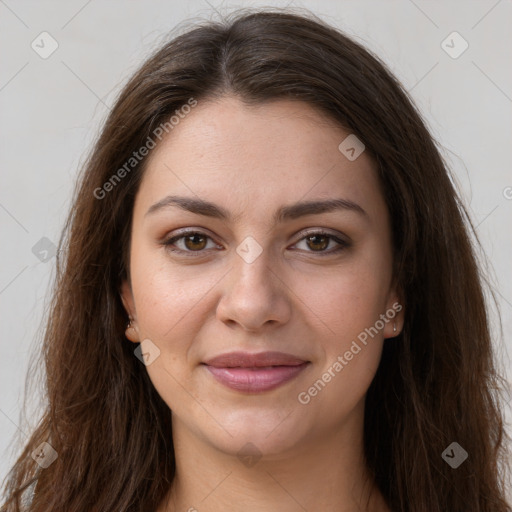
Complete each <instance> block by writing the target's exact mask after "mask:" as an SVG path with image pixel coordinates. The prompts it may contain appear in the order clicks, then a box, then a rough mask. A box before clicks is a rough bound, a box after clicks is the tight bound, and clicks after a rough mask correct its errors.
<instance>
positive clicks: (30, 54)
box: [0, 0, 512, 478]
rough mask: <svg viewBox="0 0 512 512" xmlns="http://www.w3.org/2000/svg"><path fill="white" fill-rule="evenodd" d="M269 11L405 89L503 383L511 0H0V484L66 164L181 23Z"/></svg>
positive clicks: (507, 333) (511, 316)
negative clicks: (457, 212)
mask: <svg viewBox="0 0 512 512" xmlns="http://www.w3.org/2000/svg"><path fill="white" fill-rule="evenodd" d="M268 5H271V6H276V7H282V6H286V5H292V6H294V7H305V8H307V9H310V10H312V11H313V12H314V13H316V14H317V15H318V16H320V17H321V18H323V19H325V20H326V21H327V22H329V23H332V24H334V25H335V26H337V27H339V28H341V29H343V30H345V31H346V32H347V33H348V34H351V35H353V36H354V37H355V38H356V39H357V40H358V41H360V42H363V43H364V44H365V45H366V46H367V47H368V48H370V49H371V50H373V51H374V52H375V53H377V54H378V55H379V56H381V58H382V59H383V60H384V61H385V62H386V63H387V64H388V65H389V67H390V69H391V70H392V71H393V72H394V73H395V74H396V75H397V76H398V78H399V79H400V80H401V81H402V82H403V84H404V85H405V86H406V88H407V89H408V90H409V91H411V93H412V95H413V97H414V99H415V101H416V102H417V104H418V105H419V107H420V109H421V110H422V112H423V114H424V117H425V119H426V120H427V123H428V125H429V127H430V129H431V131H432V133H433V135H434V136H435V137H436V139H437V140H438V141H440V143H441V144H442V146H443V148H444V149H443V154H444V156H445V157H446V159H447V160H448V162H449V164H450V165H451V167H452V169H453V170H454V172H455V176H456V181H457V185H458V187H459V188H460V191H461V193H462V195H463V197H464V199H465V201H466V204H467V205H469V209H470V212H471V215H472V218H473V221H474V223H475V225H476V226H478V227H477V231H478V235H479V237H480V239H481V242H482V244H483V246H484V249H485V252H486V254H487V257H488V259H489V261H490V268H489V269H488V270H487V273H488V275H489V279H490V280H491V283H492V286H493V288H494V290H495V293H496V294H497V297H498V299H499V305H500V309H501V314H502V323H503V336H502V337H501V336H500V333H499V329H498V328H497V327H496V329H495V330H496V350H497V352H498V354H499V359H500V361H501V364H502V369H503V371H506V372H507V373H508V379H509V381H512V368H511V367H512V365H511V362H510V354H512V336H511V335H512V279H511V276H510V274H511V261H512V236H511V233H512V230H511V225H512V222H511V220H512V188H507V187H512V173H511V168H512V166H511V163H512V162H511V160H512V156H511V151H510V146H511V143H512V120H511V119H512V118H511V110H512V74H511V70H512V66H510V63H511V62H512V55H511V54H512V31H511V30H510V26H511V21H512V3H511V1H509V0H501V1H496V0H491V1H484V0H481V1H467V0H464V1H420V0H415V1H414V2H413V1H412V0H396V1H387V0H379V1H361V0H359V1H328V0H323V1H316V2H314V1H312V0H309V1H304V2H294V3H291V2H278V1H275V2H273V3H271V4H268V3H261V2H257V1H255V2H246V3H243V4H240V3H238V4H235V3H227V2H223V3H221V2H220V1H218V0H210V4H209V3H208V2H206V0H194V1H190V2H184V1H178V0H166V1H157V0H152V1H147V2H135V1H122V2H121V1H108V2H106V1H103V2H101V1H100V0H90V1H86V0H73V1H67V2H64V1H61V2H55V1H46V2H41V1H20V0H16V1H15V0H0V45H1V48H2V53H1V55H2V59H1V63H0V69H1V74H0V109H1V117H0V140H1V144H2V146H1V152H0V172H1V183H2V186H1V189H0V225H1V233H2V244H1V246H2V253H1V254H2V259H1V265H0V303H1V308H2V317H1V318H2V323H1V332H2V338H1V341H0V343H1V349H2V350H1V354H2V357H1V358H0V386H1V390H2V393H1V394H0V461H1V462H0V478H3V477H4V476H5V475H6V473H7V470H8V468H9V467H10V464H11V463H12V462H13V460H14V454H17V453H18V448H17V446H16V445H15V444H14V441H15V440H16V439H17V440H18V441H20V442H24V441H25V440H26V435H27V434H28V433H29V432H30V430H31V428H32V427H33V426H34V425H35V424H36V421H37V416H35V415H34V414H35V411H37V407H38V405H37V402H38V400H39V398H37V397H38V396H39V395H38V393H36V392H35V391H36V390H31V391H29V392H28V393H27V399H28V401H29V404H28V405H29V410H30V411H32V412H30V413H29V414H28V418H27V419H26V420H27V421H26V422H25V421H24V420H23V418H22V417H21V416H20V415H21V410H22V405H23V396H24V383H25V377H26V374H27V372H28V371H29V367H28V363H29V359H30V357H31V356H32V355H33V354H34V353H35V352H36V347H37V344H38V340H37V339H36V338H35V336H36V335H40V333H41V325H42V324H41V322H42V319H43V314H44V308H45V304H46V302H45V301H47V297H48V286H49V283H50V282H51V279H52V277H53V275H54V269H53V266H54V263H55V258H51V259H50V260H49V261H47V262H43V261H40V259H39V258H38V257H37V255H36V254H34V253H33V251H32V248H33V247H34V245H35V244H36V243H37V242H38V241H39V240H40V239H41V238H42V237H47V238H48V239H49V240H50V241H52V242H54V243H57V240H58V237H59V234H60V230H61V227H62V224H63V221H64V217H65V214H66V211H67V209H68V207H69V203H70V198H71V192H72V187H73V183H74V178H75V176H76V173H77V169H78V168H79V165H80V163H81V162H82V161H83V159H84V157H85V155H86V152H87V151H88V150H89V149H90V144H91V141H92V140H93V138H94V136H95V135H96V133H97V130H98V127H99V126H100V125H101V123H102V121H104V119H105V117H106V115H107V113H108V108H109V106H111V105H112V102H113V99H114V97H115V94H116V93H117V92H118V91H119V89H120V87H121V86H122V84H123V83H124V82H125V81H126V79H127V78H128V77H129V75H130V74H131V73H132V72H133V71H134V70H135V69H136V68H137V66H138V65H139V63H140V62H141V60H142V59H143V58H144V57H145V56H146V55H148V53H149V52H150V51H152V50H153V49H154V48H155V46H156V45H158V44H159V43H160V42H162V41H163V39H165V37H166V36H165V34H167V33H168V32H169V31H170V30H171V29H173V28H174V27H176V25H177V24H179V23H181V22H182V21H183V20H185V19H189V18H192V19H199V18H206V19H210V18H214V19H215V18H216V17H217V16H218V15H217V13H216V11H219V12H221V13H222V14H227V13H229V12H231V11H232V10H233V9H234V8H236V7H240V6H243V7H250V6H268ZM43 31H47V32H49V33H50V34H51V36H52V37H53V38H54V39H55V40H56V41H57V43H58V45H59V46H58V49H57V50H56V51H55V52H54V53H53V54H52V55H51V56H50V57H48V58H47V59H42V58H41V57H40V56H39V55H38V54H37V53H36V52H35V51H34V50H33V49H32V47H31V43H32V41H33V40H36V42H37V41H38V40H39V39H38V36H39V34H40V33H41V32H43ZM453 31H457V32H458V33H459V34H461V36H462V37H463V38H464V39H465V40H466V41H467V42H468V44H469V48H468V49H467V50H466V51H465V52H464V53H463V54H462V55H461V56H460V57H458V58H456V59H454V58H452V57H450V56H449V55H448V54H447V53H446V52H445V51H444V50H443V48H442V47H441V43H442V41H443V40H445V39H446V38H447V36H448V35H449V34H451V33H452V32H453ZM459 43H460V41H459V42H457V41H455V42H454V45H455V49H457V48H460V46H457V45H459ZM40 44H41V43H40ZM449 44H451V43H449ZM506 196H508V199H507V197H506ZM39 255H40V257H41V253H40V254H39ZM49 255H51V253H50V254H49ZM493 318H495V317H494V316H493ZM32 357H33V356H32ZM508 418H509V423H510V410H509V412H508ZM15 436H17V437H15ZM440 455H441V454H440Z"/></svg>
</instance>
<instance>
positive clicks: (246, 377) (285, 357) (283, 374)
mask: <svg viewBox="0 0 512 512" xmlns="http://www.w3.org/2000/svg"><path fill="white" fill-rule="evenodd" d="M203 364H204V365H205V366H206V368H207V369H208V370H209V372H210V373H211V374H212V375H213V377H214V378H215V379H216V380H217V381H218V382H220V383H221V384H224V385H225V386H227V387H229V388H231V389H234V390H236V391H245V392H253V393H258V392H263V391H270V390H272V389H275V388H277V387H279V386H281V385H283V384H285V383H286V382H288V381H289V380H291V379H293V378H294V377H296V376H297V375H298V374H299V373H301V372H302V371H303V370H304V369H305V368H306V367H307V366H308V365H309V361H305V360H304V359H301V358H299V357H296V356H293V355H291V354H285V353H283V352H260V353H257V354H251V353H248V352H231V353H228V354H221V355H220V356H217V357H214V358H211V359H208V360H207V361H205V362H204V363H203Z"/></svg>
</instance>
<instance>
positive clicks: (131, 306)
mask: <svg viewBox="0 0 512 512" xmlns="http://www.w3.org/2000/svg"><path fill="white" fill-rule="evenodd" d="M119 292H120V295H121V301H122V302H123V306H124V309H125V310H126V313H127V315H128V316H129V317H130V319H131V325H130V326H129V327H127V329H126V332H125V335H126V337H127V338H128V339H129V340H130V341H133V342H134V343H139V342H140V337H139V333H138V326H137V314H136V311H135V301H134V300H133V293H132V288H131V286H130V283H129V282H128V279H125V280H124V281H123V282H122V283H121V287H120V290H119Z"/></svg>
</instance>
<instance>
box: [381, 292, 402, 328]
mask: <svg viewBox="0 0 512 512" xmlns="http://www.w3.org/2000/svg"><path fill="white" fill-rule="evenodd" d="M403 296H404V294H403V292H402V290H401V289H400V288H399V287H398V286H396V285H393V286H392V287H391V289H390V292H389V296H388V300H387V303H386V311H385V313H384V315H385V318H386V320H385V322H386V325H385V327H384V338H396V337H397V336H398V335H399V334H400V333H401V332H402V329H403V326H404V318H405V305H404V301H403Z"/></svg>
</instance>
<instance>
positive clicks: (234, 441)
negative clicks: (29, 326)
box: [2, 11, 511, 512]
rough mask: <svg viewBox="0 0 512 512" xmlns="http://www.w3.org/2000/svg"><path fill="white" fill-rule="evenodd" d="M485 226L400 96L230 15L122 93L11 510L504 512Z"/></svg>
mask: <svg viewBox="0 0 512 512" xmlns="http://www.w3.org/2000/svg"><path fill="white" fill-rule="evenodd" d="M470 233H471V227H470V223H469V222H467V216H466V212H465V210H464V207H463V206H462V205H461V203H460V201H459V199H458V197H457V195H456V193H455V191H454V189H453V187H452V184H451V181H450V177H449V173H448V170H447V169H446V166H445V164H444V163H443V161H442V159H441V157H440V154H439V152H438V150H437V148H436V146H435V143H434V141H433V139H432V137H431V136H430V134H429V133H428V131H427V129H426V127H425V125H424V123H423V121H422V120H421V117H420V115H419V113H418V112H417V110H416V109H415V107H414V105H413V103H412V101H411V100H410V98H409V97H408V95H407V93H406V92H405V91H404V90H403V89H402V87H401V85H400V84H399V83H398V82H397V80H396V79H395V78H394V77H393V76H392V75H391V74H390V72H389V71H387V69H386V68H385V66H384V65H383V64H382V63H381V62H380V61H379V60H378V58H376V57H375V56H373V55H371V54H370V53H369V52H368V51H367V50H365V49H364V48H362V47H361V46H360V45H358V44H356V43H355V42H354V41H352V40H351V39H349V38H348V37H346V36H345V35H343V34H342V33H340V32H339V31H337V30H335V29H334V28H331V27H329V26H327V25H325V24H324V23H322V22H321V21H319V20H314V19H313V18H312V17H304V16H297V15H294V14H289V13H286V12H266V11H261V12H256V13H250V14H246V13H241V14H239V15H237V16H236V17H234V18H233V19H232V20H231V21H229V23H223V24H220V23H219V24H218V23H207V24H203V25H201V26H197V27H195V28H194V29H193V30H190V31H189V32H187V33H185V34H183V35H181V36H179V37H177V38H175V39H174V40H172V41H171V42H169V43H168V44H166V45H165V46H164V47H163V48H161V49H160V50H159V51H158V52H157V53H156V54H155V55H153V56H152V57H151V58H150V59H148V61H147V62H145V63H144V65H143V66H142V67H141V69H140V70H139V71H138V72H137V73H136V74H135V75H134V76H133V77H132V78H131V80H130V81H129V83H128V84H127V85H126V86H125V87H124V89H123V91H122V93H121V95H120V97H119V99H118V101H117V102H116V105H115V106H114V108H113V109H112V112H111V114H110V116H109V118H108V120H107V122H106V124H105V126H104V128H103V131H102V133H101V136H100V137H99V139H98V141H97V143H96V146H95V149H94V151H93V153H92V154H91V156H90V159H89V161H88V162H87V165H86V167H85V172H84V174H83V176H82V177H81V180H80V185H79V187H78V189H77V192H76V197H75V200H74V206H73V209H72V212H71V214H70V217H69V220H68V223H67V225H66V229H65V236H63V238H62V240H61V244H60V245H61V250H62V253H61V256H60V259H59V260H58V278H57V286H56V293H55V297H54V301H53V304H52V309H51V312H50V316H49V320H48V326H47V331H46V338H45V345H44V353H45V359H46V370H47V375H48V381H47V386H48V399H49V404H48V409H47V411H46V413H45V415H44V417H43V418H42V421H41V424H40V426H39V428H38V429H37V430H36V431H35V432H34V433H33V435H32V437H31V439H30V441H29V442H28V443H27V445H26V447H25V450H24V451H23V453H22V454H21V456H20V457H19V459H18V461H17V463H16V465H15V466H14V468H13V470H12V472H11V473H10V475H9V479H8V480H7V482H6V495H7V499H6V502H5V505H4V508H3V509H2V510H6V511H9V512H10V511H18V510H22V506H21V503H22V501H23V500H25V501H26V502H30V506H29V507H27V509H29V510H31V511H34V512H35V511H47V510H52V511H56V510H65V511H102V512H103V511H114V510H115V511H120V510H122V511H155V510H157V511H158V512H170V511H173V512H174V511H178V510H190V511H192V510H199V511H201V510H205V511H217V510H234V511H242V510H243V511H256V510H285V511H296V510H309V511H314V510H333V511H334V510H336V511H354V510H365V511H372V512H377V511H393V512H398V511H414V512H422V511H425V512H426V511H428V512H446V511H447V510H450V511H459V510H464V511H468V510H470V511H474V512H476V511H479V512H491V511H492V512H510V511H511V508H510V505H508V504H507V503H506V500H505V477H504V471H505V469H506V467H505V466H504V465H503V461H504V457H505V448H506V445H505V444H504V440H505V438H506V433H505V431H504V428H503V418H502V416H501V412H500V409H499V397H498V395H497V393H496V390H497V389H498V388H499V384H500V376H499V375H498V373H497V371H496V369H495V360H494V356H493V353H492V345H491V340H490V335H489V323H488V318H487V316H486V309H485V307H486V305H485V302H484V297H483V292H482V284H481V278H480V276H479V271H478V268H477V265H476V262H475V256H474V254H473V250H472V247H471V239H470Z"/></svg>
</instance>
